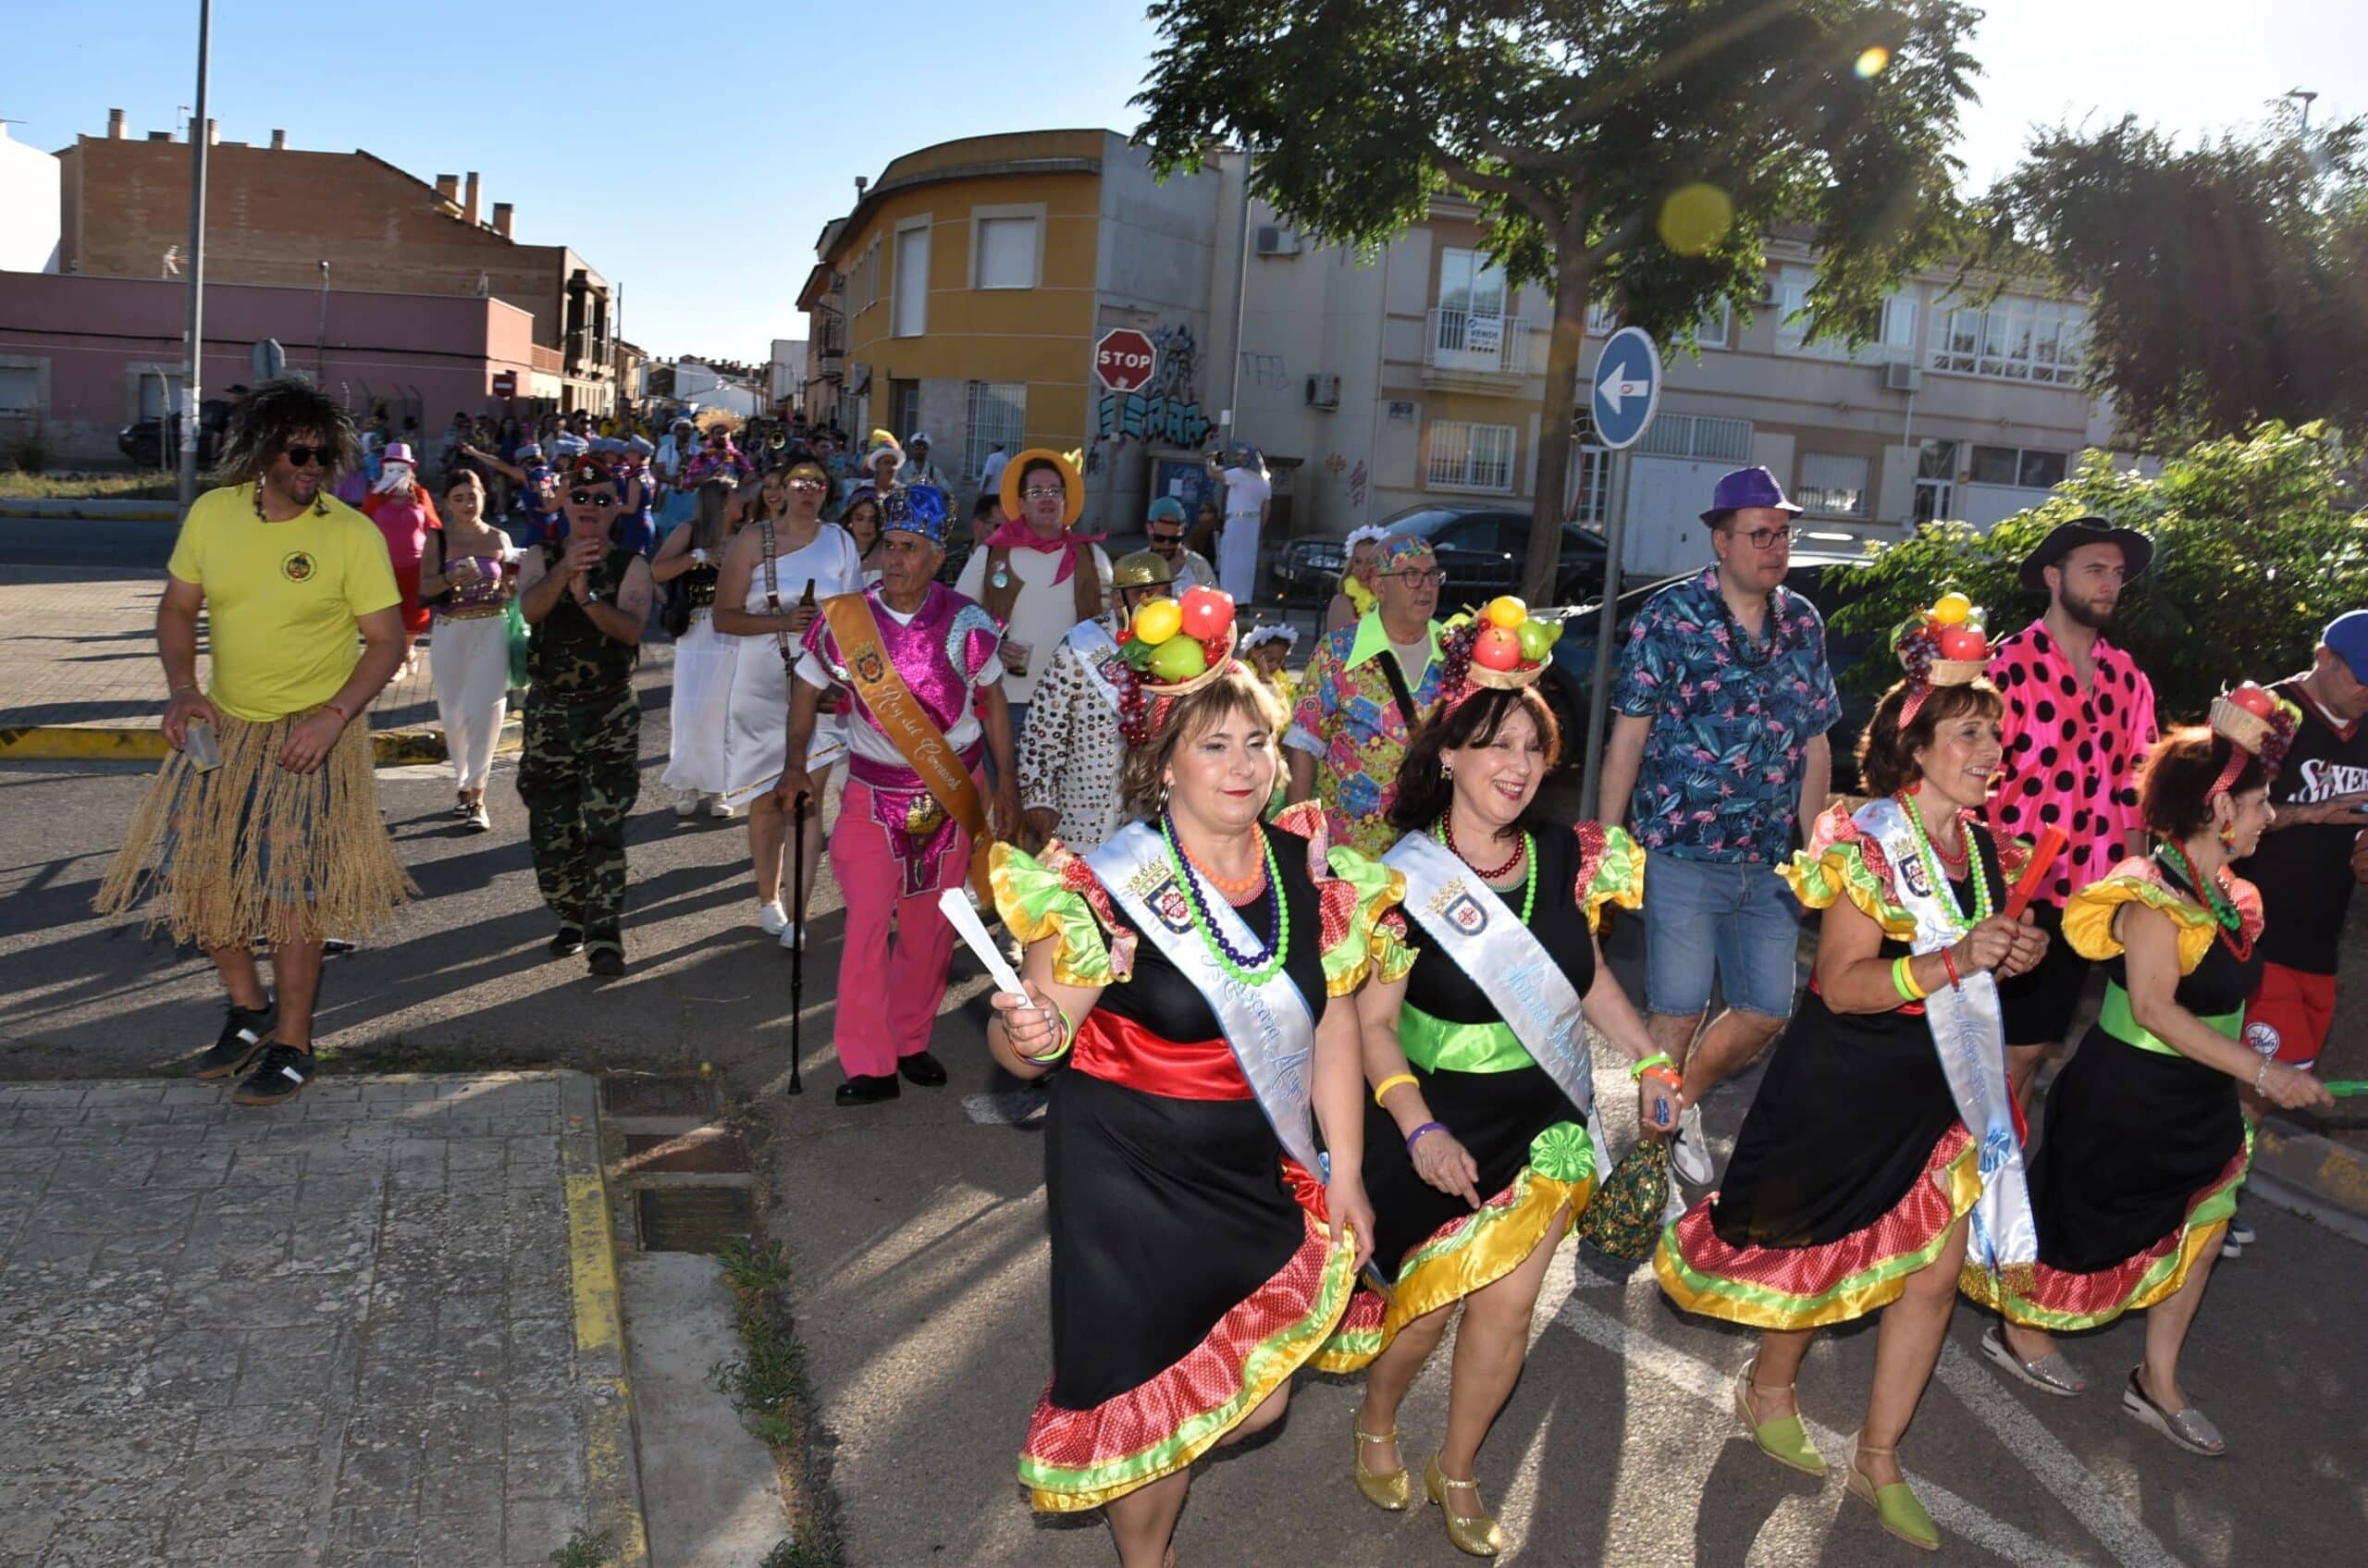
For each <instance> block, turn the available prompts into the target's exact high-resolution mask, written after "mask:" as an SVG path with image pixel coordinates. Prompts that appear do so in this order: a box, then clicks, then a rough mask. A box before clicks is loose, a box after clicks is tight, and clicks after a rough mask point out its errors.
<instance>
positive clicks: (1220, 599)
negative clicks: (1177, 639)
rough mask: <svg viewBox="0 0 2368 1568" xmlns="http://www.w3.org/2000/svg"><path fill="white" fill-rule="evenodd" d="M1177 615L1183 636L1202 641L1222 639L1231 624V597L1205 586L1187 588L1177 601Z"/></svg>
mask: <svg viewBox="0 0 2368 1568" xmlns="http://www.w3.org/2000/svg"><path fill="white" fill-rule="evenodd" d="M1178 614H1179V615H1180V616H1181V617H1182V625H1183V627H1184V634H1185V636H1191V637H1198V638H1200V639H1202V640H1203V641H1207V640H1209V639H1211V638H1222V637H1223V636H1225V633H1226V628H1227V627H1228V626H1230V625H1232V624H1233V596H1232V595H1230V594H1226V593H1221V592H1219V591H1218V590H1217V589H1215V588H1212V587H1207V586H1199V587H1190V588H1187V589H1185V590H1184V597H1183V599H1181V600H1180V601H1178Z"/></svg>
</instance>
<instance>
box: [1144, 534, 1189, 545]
mask: <svg viewBox="0 0 2368 1568" xmlns="http://www.w3.org/2000/svg"><path fill="white" fill-rule="evenodd" d="M1148 537H1149V538H1150V539H1151V542H1152V543H1153V544H1155V545H1180V544H1182V543H1183V542H1184V536H1183V535H1182V534H1180V533H1178V534H1153V535H1150V536H1148Z"/></svg>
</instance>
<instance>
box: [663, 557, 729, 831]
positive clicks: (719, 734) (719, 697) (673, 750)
mask: <svg viewBox="0 0 2368 1568" xmlns="http://www.w3.org/2000/svg"><path fill="white" fill-rule="evenodd" d="M701 572H704V573H706V574H708V585H707V587H708V592H707V595H706V597H707V598H708V599H713V598H714V597H715V595H714V573H715V568H714V567H712V566H708V567H697V566H695V567H693V568H692V569H691V570H690V571H689V572H687V573H685V574H684V575H683V576H682V577H681V578H680V579H677V580H678V581H682V582H685V583H687V582H689V581H690V580H691V579H692V578H693V577H695V576H696V575H697V574H699V573H701ZM686 591H687V590H686ZM736 640H738V639H736V638H734V637H727V636H724V635H723V634H722V633H721V632H719V631H717V630H716V629H715V611H714V609H713V607H712V605H711V604H703V605H700V606H698V607H697V609H695V610H693V611H691V623H690V625H689V626H688V627H686V628H685V630H684V632H683V635H682V636H679V637H676V638H675V639H674V692H673V698H672V705H671V717H670V719H669V729H668V735H667V744H666V783H667V784H669V785H671V786H672V787H673V788H675V789H691V790H697V791H698V792H699V793H700V794H701V795H722V793H723V786H724V782H725V780H724V756H723V733H724V710H725V705H726V704H727V703H728V702H729V701H730V699H731V695H732V645H733V643H734V642H735V641H736Z"/></svg>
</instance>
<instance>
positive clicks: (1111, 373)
mask: <svg viewBox="0 0 2368 1568" xmlns="http://www.w3.org/2000/svg"><path fill="white" fill-rule="evenodd" d="M1158 358H1159V351H1158V350H1157V349H1155V348H1153V346H1152V341H1151V339H1150V338H1148V337H1146V336H1145V335H1144V334H1142V333H1141V332H1138V331H1136V330H1135V329H1134V328H1133V327H1112V328H1111V329H1110V330H1109V331H1107V332H1104V334H1102V340H1101V341H1100V342H1097V343H1095V344H1094V345H1093V373H1094V374H1095V375H1096V376H1099V377H1102V384H1103V385H1104V386H1105V387H1107V388H1109V389H1111V390H1112V391H1114V392H1140V391H1141V390H1142V389H1144V388H1145V387H1148V386H1150V385H1151V373H1152V367H1153V364H1156V363H1157V361H1158Z"/></svg>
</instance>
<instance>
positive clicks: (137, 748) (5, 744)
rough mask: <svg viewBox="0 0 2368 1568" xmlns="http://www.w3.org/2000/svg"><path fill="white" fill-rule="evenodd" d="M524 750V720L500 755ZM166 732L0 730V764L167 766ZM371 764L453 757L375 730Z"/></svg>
mask: <svg viewBox="0 0 2368 1568" xmlns="http://www.w3.org/2000/svg"><path fill="white" fill-rule="evenodd" d="M518 746H519V727H518V720H517V719H516V718H515V717H514V716H513V717H512V718H510V719H508V720H506V721H505V722H503V724H502V726H501V738H500V740H499V743H498V744H497V746H496V747H495V750H496V751H497V752H513V751H516V750H517V749H518ZM171 750H172V748H171V747H168V746H166V744H165V736H164V733H163V732H162V731H161V730H157V729H154V728H151V727H147V726H142V727H140V728H132V727H130V726H129V725H123V724H28V725H24V726H21V727H19V728H14V729H8V728H0V759H5V760H7V761H12V762H161V761H163V760H164V759H166V757H167V756H169V755H170V754H171ZM370 754H371V760H372V761H373V762H374V763H375V764H376V766H378V767H381V768H407V767H413V766H416V765H418V764H420V763H424V762H442V761H444V760H446V759H448V758H449V756H450V753H449V752H447V751H446V750H445V747H444V732H443V731H442V730H427V729H400V730H373V731H371V732H370Z"/></svg>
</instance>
